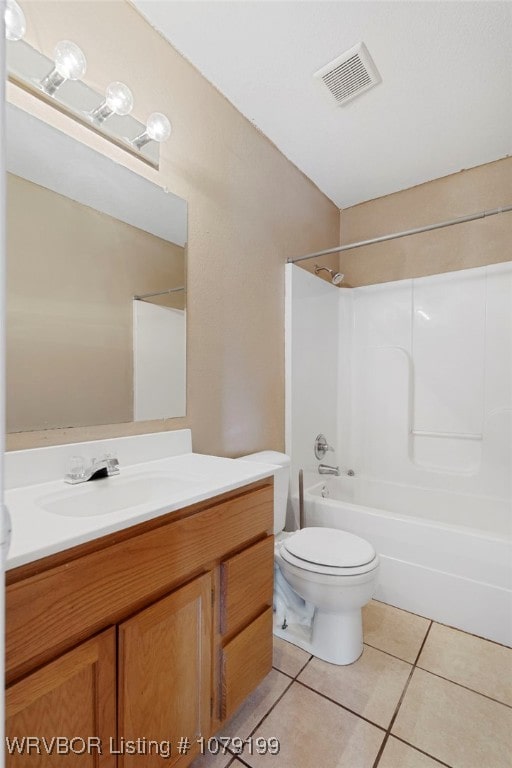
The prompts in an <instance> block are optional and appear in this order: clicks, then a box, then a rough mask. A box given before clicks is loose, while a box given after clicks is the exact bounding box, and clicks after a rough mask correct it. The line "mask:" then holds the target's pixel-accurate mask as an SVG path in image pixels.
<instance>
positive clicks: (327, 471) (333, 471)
mask: <svg viewBox="0 0 512 768" xmlns="http://www.w3.org/2000/svg"><path fill="white" fill-rule="evenodd" d="M318 472H319V474H320V475H336V477H338V476H339V474H340V468H339V467H331V466H330V465H329V464H319V465H318Z"/></svg>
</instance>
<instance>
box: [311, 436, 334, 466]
mask: <svg viewBox="0 0 512 768" xmlns="http://www.w3.org/2000/svg"><path fill="white" fill-rule="evenodd" d="M314 449H315V456H316V458H317V459H318V460H319V461H321V460H322V459H323V458H325V454H326V453H327V451H334V448H333V447H332V446H330V445H329V443H328V442H327V440H326V437H325V435H322V434H320V435H317V437H316V440H315V446H314Z"/></svg>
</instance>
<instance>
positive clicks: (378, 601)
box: [370, 597, 511, 650]
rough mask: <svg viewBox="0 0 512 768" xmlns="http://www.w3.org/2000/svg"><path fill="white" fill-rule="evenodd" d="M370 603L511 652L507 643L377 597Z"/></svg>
mask: <svg viewBox="0 0 512 768" xmlns="http://www.w3.org/2000/svg"><path fill="white" fill-rule="evenodd" d="M370 602H372V603H379V605H387V606H388V607H389V608H394V609H395V611H401V612H402V613H408V614H409V615H410V616H417V617H418V618H419V619H425V621H432V622H433V623H434V624H438V625H439V626H440V627H448V629H453V631H454V632H461V633H462V634H463V635H469V636H470V637H476V638H477V640H484V641H485V642H486V643H492V644H493V645H498V646H499V647H500V648H507V650H511V646H510V645H507V644H506V643H500V642H498V640H490V639H489V638H488V637H483V636H482V635H476V634H475V633H474V632H468V630H467V629H460V627H454V626H453V624H446V623H445V622H443V621H438V620H437V619H432V618H430V617H429V616H423V614H421V613H414V611H408V610H407V609H406V608H399V607H398V606H397V605H392V603H385V602H384V600H377V599H376V598H375V597H372V599H371V601H370ZM379 650H380V648H379Z"/></svg>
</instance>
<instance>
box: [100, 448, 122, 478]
mask: <svg viewBox="0 0 512 768" xmlns="http://www.w3.org/2000/svg"><path fill="white" fill-rule="evenodd" d="M103 460H104V461H105V462H106V464H107V473H108V475H109V477H110V475H118V474H119V459H117V458H116V457H115V456H114V454H113V453H106V454H105V455H104V457H103Z"/></svg>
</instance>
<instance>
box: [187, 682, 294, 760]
mask: <svg viewBox="0 0 512 768" xmlns="http://www.w3.org/2000/svg"><path fill="white" fill-rule="evenodd" d="M290 682H291V681H290V678H288V677H286V676H285V675H282V674H281V673H280V672H278V671H277V670H275V669H273V670H272V671H271V672H270V673H269V674H268V675H267V676H266V678H265V679H264V680H263V682H262V683H260V685H259V686H258V687H257V688H256V689H255V690H254V691H253V692H252V693H251V695H250V696H248V698H247V699H246V700H245V701H244V703H243V704H242V706H241V707H240V709H239V710H238V711H237V712H236V713H235V714H234V715H233V717H232V718H231V719H230V720H228V722H227V723H226V724H225V725H223V726H222V728H221V730H220V731H219V734H218V735H219V736H230V737H231V738H233V737H234V736H240V738H242V739H246V738H247V737H248V736H249V734H250V733H251V731H252V730H253V729H254V728H255V727H256V726H257V725H258V723H259V721H260V720H261V719H262V718H263V717H264V716H265V715H266V714H267V712H268V711H269V709H270V708H271V707H272V706H273V705H274V704H275V702H276V701H277V699H278V698H279V697H280V696H281V694H282V693H283V691H285V690H286V687H287V686H288V685H290ZM232 757H233V755H221V754H218V755H213V754H210V755H202V756H200V757H198V758H196V760H194V762H193V763H192V766H191V768H225V766H227V764H228V763H229V761H230V760H231V759H232Z"/></svg>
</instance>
